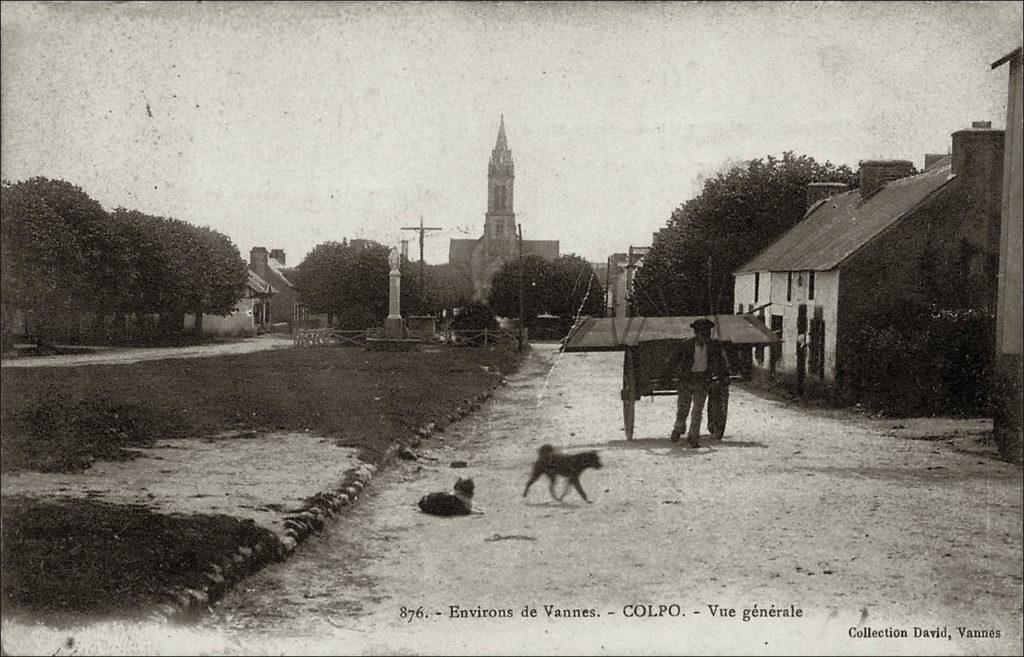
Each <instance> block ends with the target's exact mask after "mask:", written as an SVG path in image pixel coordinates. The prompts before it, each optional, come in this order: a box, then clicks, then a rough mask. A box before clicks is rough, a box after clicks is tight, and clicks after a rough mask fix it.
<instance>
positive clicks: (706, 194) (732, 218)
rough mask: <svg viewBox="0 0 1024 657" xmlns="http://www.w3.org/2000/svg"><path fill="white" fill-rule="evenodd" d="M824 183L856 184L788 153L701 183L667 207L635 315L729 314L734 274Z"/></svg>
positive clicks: (640, 275)
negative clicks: (813, 187)
mask: <svg viewBox="0 0 1024 657" xmlns="http://www.w3.org/2000/svg"><path fill="white" fill-rule="evenodd" d="M823 181H831V182H839V183H845V184H846V185H848V186H849V187H851V188H853V187H856V186H857V185H858V178H857V176H856V174H855V173H854V172H853V171H852V170H851V169H850V168H849V167H847V166H845V165H842V166H836V165H834V164H832V163H831V162H825V163H824V164H819V163H818V162H817V161H815V159H814V158H812V157H808V156H806V155H794V154H793V153H792V152H786V153H784V154H783V155H782V158H781V159H779V158H776V157H773V156H768V157H767V158H763V159H756V160H752V161H750V162H747V163H745V164H743V165H737V166H732V167H730V168H729V169H728V170H726V171H724V172H721V173H718V174H717V175H715V176H713V177H711V178H708V179H707V180H705V181H704V185H703V189H702V190H701V192H700V194H699V195H698V196H696V197H695V198H693V199H690V200H688V201H686V202H685V203H683V204H682V205H680V206H679V207H678V208H676V209H675V210H674V211H673V212H672V216H671V218H670V219H669V221H668V224H667V226H666V229H665V231H664V232H663V233H662V234H661V237H660V238H659V239H658V240H657V241H656V242H655V244H654V245H653V246H652V248H651V251H650V252H649V253H648V254H647V256H646V257H645V258H644V263H643V267H641V268H639V269H638V270H637V273H636V277H635V278H634V281H633V300H634V304H635V307H634V309H633V311H634V313H635V314H638V315H647V316H667V315H699V314H703V313H713V312H731V309H732V308H733V278H732V273H733V271H735V270H736V269H737V268H739V267H740V266H741V265H743V263H745V262H746V261H748V260H749V259H750V258H752V257H754V256H755V255H757V254H758V253H759V252H760V251H762V250H764V249H765V248H766V247H768V246H769V245H770V244H771V243H772V242H774V241H775V240H776V239H778V238H779V237H781V236H782V234H783V233H785V232H786V231H787V230H789V229H790V228H792V227H793V226H794V225H796V224H797V223H798V222H799V221H800V220H801V219H802V218H803V216H804V212H805V211H806V210H807V185H808V184H809V183H812V182H823Z"/></svg>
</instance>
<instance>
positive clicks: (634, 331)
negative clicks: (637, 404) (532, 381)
mask: <svg viewBox="0 0 1024 657" xmlns="http://www.w3.org/2000/svg"><path fill="white" fill-rule="evenodd" d="M701 318H703V319H710V320H711V321H713V322H714V323H715V327H714V328H713V329H711V337H712V338H713V339H716V340H720V341H721V342H728V343H731V344H736V345H769V344H774V343H777V342H779V338H777V337H776V336H775V335H774V334H773V333H772V332H771V331H770V330H769V329H768V327H766V326H765V325H764V322H762V321H761V319H760V318H758V317H755V316H754V315H749V314H743V315H694V316H687V317H627V318H625V319H619V318H616V317H587V318H584V319H581V320H580V321H579V322H577V324H576V325H575V326H573V328H572V330H571V331H570V332H569V335H568V336H567V337H566V338H565V341H564V342H563V343H562V351H623V350H625V348H626V347H635V346H636V345H638V344H641V343H644V342H653V341H656V340H688V339H690V338H692V337H693V335H694V334H693V329H692V328H690V324H691V323H692V322H694V321H696V320H698V319H701Z"/></svg>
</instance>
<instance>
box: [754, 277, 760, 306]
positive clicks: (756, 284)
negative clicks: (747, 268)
mask: <svg viewBox="0 0 1024 657" xmlns="http://www.w3.org/2000/svg"><path fill="white" fill-rule="evenodd" d="M760 292H761V272H754V303H757V297H758V295H759V294H760Z"/></svg>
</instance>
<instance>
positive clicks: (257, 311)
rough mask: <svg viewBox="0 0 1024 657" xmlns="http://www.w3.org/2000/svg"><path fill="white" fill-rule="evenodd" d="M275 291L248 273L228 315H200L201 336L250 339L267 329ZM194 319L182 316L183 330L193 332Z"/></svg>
mask: <svg viewBox="0 0 1024 657" xmlns="http://www.w3.org/2000/svg"><path fill="white" fill-rule="evenodd" d="M275 292H276V290H274V288H273V287H271V286H270V284H268V283H267V282H266V281H265V280H263V279H262V278H260V276H259V275H257V274H256V272H254V271H253V270H252V269H249V279H248V280H247V281H246V283H245V289H244V290H243V292H242V298H241V299H239V301H238V303H237V304H235V308H234V310H233V311H232V312H231V314H229V315H207V314H204V315H203V321H202V328H203V334H204V335H217V336H252V335H256V334H257V333H262V332H264V331H267V330H269V329H270V324H271V321H270V320H271V312H270V308H271V299H272V298H273V296H274V294H275ZM195 323H196V318H195V315H193V314H191V313H190V314H186V315H185V323H184V327H185V329H193V328H195Z"/></svg>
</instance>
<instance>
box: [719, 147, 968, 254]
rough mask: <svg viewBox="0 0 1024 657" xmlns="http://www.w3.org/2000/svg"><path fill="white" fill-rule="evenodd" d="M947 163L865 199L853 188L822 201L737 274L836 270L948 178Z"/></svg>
mask: <svg viewBox="0 0 1024 657" xmlns="http://www.w3.org/2000/svg"><path fill="white" fill-rule="evenodd" d="M951 161H952V160H951V158H950V157H948V156H947V157H946V158H944V159H943V160H940V161H939V162H938V163H936V164H935V166H934V167H932V168H931V169H929V170H927V171H925V172H923V173H919V174H917V175H915V176H908V177H907V178H901V179H899V180H894V181H892V182H890V183H888V184H887V185H885V187H883V188H882V189H880V190H878V191H877V192H875V193H874V194H872V195H871V196H869V197H867V198H862V197H861V193H860V190H859V189H854V190H851V191H848V192H843V193H841V194H837V195H835V196H832V197H831V198H827V199H825V200H823V201H820V202H819V203H818V204H816V205H814V206H812V207H811V209H810V210H809V212H808V213H807V215H806V217H804V219H803V221H801V222H800V223H798V224H797V225H796V226H793V227H792V228H790V229H789V230H788V231H787V232H786V233H785V234H784V235H783V236H782V237H780V238H779V239H778V240H776V241H775V242H774V243H773V244H772V245H771V246H769V247H768V248H766V249H765V250H764V251H761V253H759V254H757V255H756V256H754V257H753V258H752V259H751V260H749V261H747V262H746V263H745V264H744V265H742V266H741V267H739V268H738V269H737V270H736V272H735V273H737V274H739V273H744V272H753V271H800V270H807V271H827V270H829V269H835V268H836V267H838V266H839V265H840V264H842V262H843V261H844V260H846V259H847V258H849V257H850V256H851V255H853V254H854V253H856V252H857V251H858V250H859V249H860V248H861V247H863V246H864V245H865V244H867V243H868V242H869V241H871V240H872V239H874V238H875V237H876V236H877V235H878V234H880V233H881V232H882V231H884V230H885V229H886V228H888V227H889V226H891V225H892V224H894V223H896V222H897V221H899V220H900V219H901V218H902V217H905V216H908V215H909V214H911V213H912V211H913V210H914V208H915V207H917V206H918V205H919V204H920V203H921V202H922V201H924V200H925V199H927V198H928V197H930V196H931V195H932V194H935V193H936V192H938V191H939V190H940V189H942V188H943V186H945V185H946V184H947V183H948V182H949V181H950V180H952V179H953V177H954V176H953V174H952V173H951V171H950V165H951Z"/></svg>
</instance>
